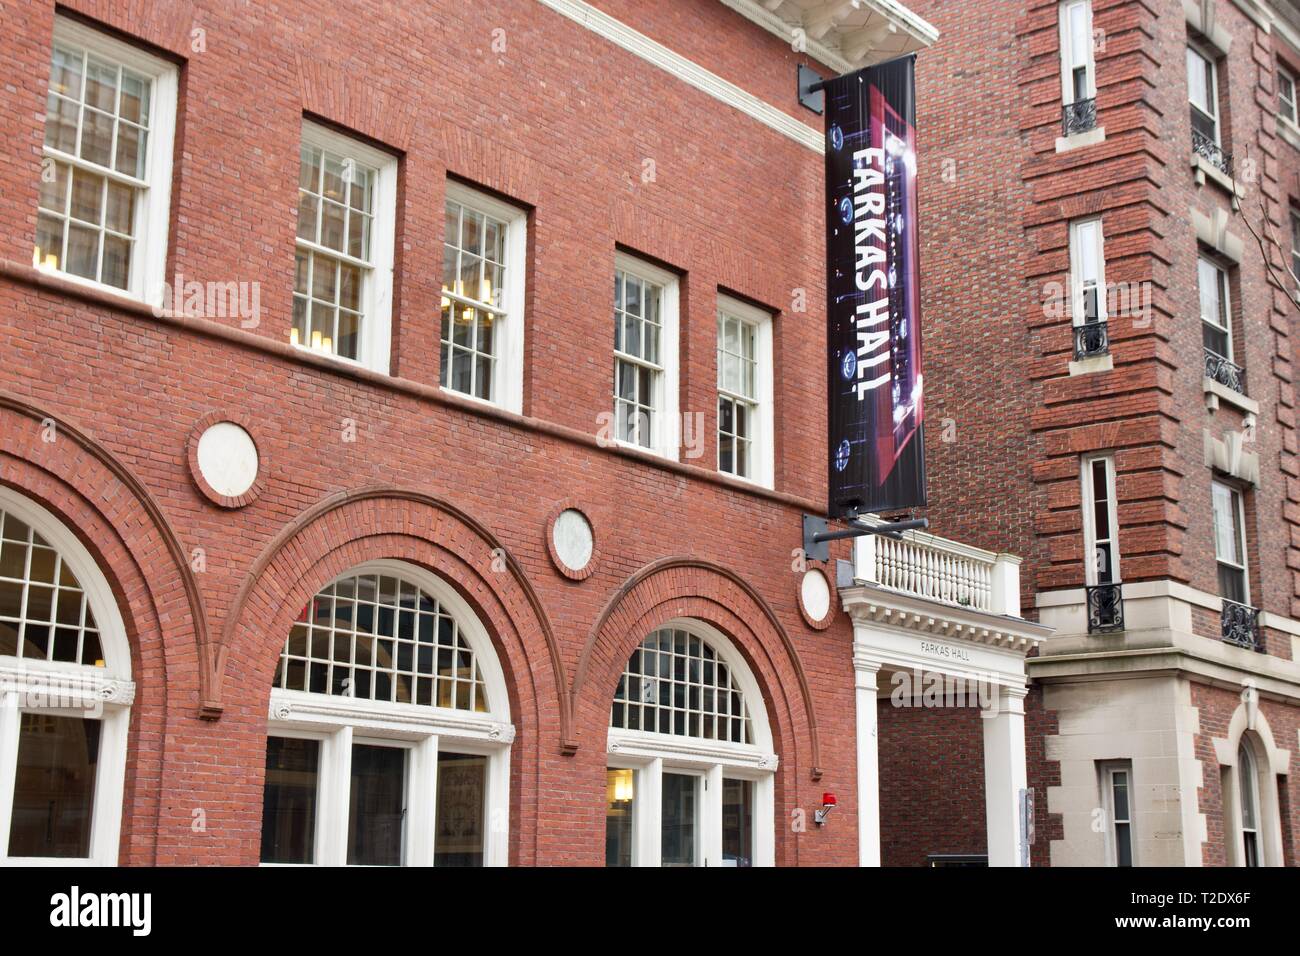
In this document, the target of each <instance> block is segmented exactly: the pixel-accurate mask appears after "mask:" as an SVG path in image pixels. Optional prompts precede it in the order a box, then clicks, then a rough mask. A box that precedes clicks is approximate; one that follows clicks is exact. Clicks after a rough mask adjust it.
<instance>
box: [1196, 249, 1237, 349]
mask: <svg viewBox="0 0 1300 956" xmlns="http://www.w3.org/2000/svg"><path fill="white" fill-rule="evenodd" d="M1196 258H1197V264H1196V304H1197V310H1198V311H1200V312H1201V321H1202V322H1204V323H1205V324H1206V325H1210V326H1212V327H1213V328H1214V329H1215V330H1217V331H1219V332H1223V333H1224V334H1225V336H1226V337H1227V342H1228V348H1227V350H1226V351H1227V353H1228V354H1227V355H1224V356H1223V358H1226V359H1227V360H1228V361H1229V362H1236V358H1235V356H1234V355H1233V349H1232V277H1231V276H1230V275H1229V274H1228V270H1227V269H1225V268H1224V267H1223V266H1222V265H1220V264H1219V263H1218V262H1216V261H1215V260H1214V259H1213V258H1211V257H1210V256H1207V255H1206V254H1205V253H1204V252H1201V253H1200V254H1198V255H1197V257H1196ZM1202 262H1203V263H1205V264H1206V265H1207V266H1209V267H1210V268H1211V269H1213V270H1214V281H1215V283H1216V285H1217V288H1216V289H1215V292H1216V293H1217V294H1218V295H1219V296H1220V298H1221V300H1222V302H1221V306H1222V309H1223V324H1222V325H1220V324H1219V323H1218V321H1217V317H1216V318H1215V319H1211V318H1210V317H1208V316H1206V315H1205V313H1204V311H1203V310H1201V308H1200V306H1201V302H1202V301H1203V297H1202V295H1201V265H1200V264H1201V263H1202Z"/></svg>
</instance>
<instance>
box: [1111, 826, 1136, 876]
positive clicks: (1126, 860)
mask: <svg viewBox="0 0 1300 956" xmlns="http://www.w3.org/2000/svg"><path fill="white" fill-rule="evenodd" d="M1115 865H1116V866H1132V865H1133V834H1132V830H1131V828H1130V826H1129V824H1127V823H1117V824H1115Z"/></svg>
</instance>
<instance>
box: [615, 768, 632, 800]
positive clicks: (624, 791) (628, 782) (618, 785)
mask: <svg viewBox="0 0 1300 956" xmlns="http://www.w3.org/2000/svg"><path fill="white" fill-rule="evenodd" d="M609 775H610V787H609V802H610V803H631V802H632V797H633V795H634V794H635V792H636V791H635V787H634V785H633V777H632V771H631V770H611V771H610V774H609Z"/></svg>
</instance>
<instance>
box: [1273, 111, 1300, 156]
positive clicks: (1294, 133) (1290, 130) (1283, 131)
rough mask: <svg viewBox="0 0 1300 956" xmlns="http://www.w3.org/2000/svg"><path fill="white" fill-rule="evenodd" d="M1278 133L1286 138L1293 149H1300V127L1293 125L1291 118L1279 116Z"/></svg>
mask: <svg viewBox="0 0 1300 956" xmlns="http://www.w3.org/2000/svg"><path fill="white" fill-rule="evenodd" d="M1277 135H1278V136H1280V137H1282V138H1283V139H1284V140H1286V141H1287V142H1288V143H1289V144H1290V145H1291V148H1292V149H1295V150H1300V127H1297V126H1294V125H1292V124H1291V121H1290V120H1285V119H1283V118H1282V117H1280V116H1279V117H1278V118H1277Z"/></svg>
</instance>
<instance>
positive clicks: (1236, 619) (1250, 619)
mask: <svg viewBox="0 0 1300 956" xmlns="http://www.w3.org/2000/svg"><path fill="white" fill-rule="evenodd" d="M1219 620H1220V624H1221V627H1222V630H1223V640H1224V641H1225V642H1226V643H1228V644H1235V645H1236V646H1237V647H1244V648H1246V650H1248V651H1259V652H1260V653H1261V654H1262V653H1263V652H1264V641H1263V638H1262V636H1261V635H1260V633H1259V608H1257V607H1251V606H1250V605H1249V604H1238V603H1237V602H1236V601H1229V600H1228V599H1227V598H1224V599H1223V611H1222V612H1221V613H1220V617H1219Z"/></svg>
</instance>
